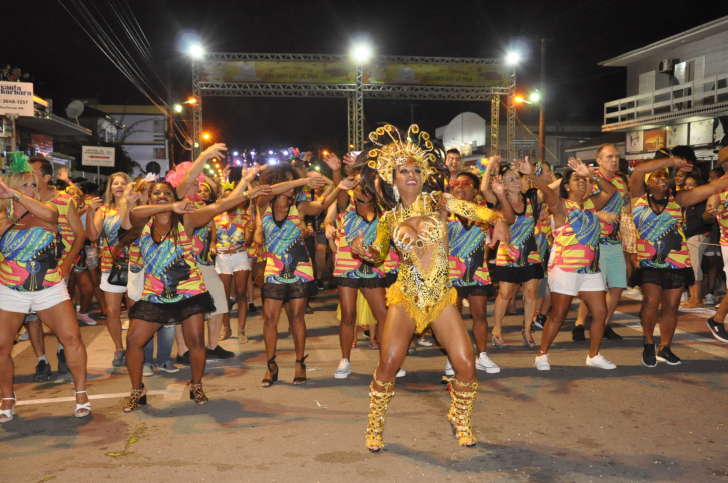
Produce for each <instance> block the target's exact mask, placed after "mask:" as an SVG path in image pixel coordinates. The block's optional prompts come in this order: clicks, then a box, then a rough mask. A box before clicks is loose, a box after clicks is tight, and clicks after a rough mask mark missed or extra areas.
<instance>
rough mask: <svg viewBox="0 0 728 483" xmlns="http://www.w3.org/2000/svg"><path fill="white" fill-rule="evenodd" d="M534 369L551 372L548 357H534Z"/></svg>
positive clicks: (545, 355)
mask: <svg viewBox="0 0 728 483" xmlns="http://www.w3.org/2000/svg"><path fill="white" fill-rule="evenodd" d="M534 365H535V366H536V369H538V370H539V371H550V370H551V364H549V355H548V354H543V355H540V356H538V357H536V364H534Z"/></svg>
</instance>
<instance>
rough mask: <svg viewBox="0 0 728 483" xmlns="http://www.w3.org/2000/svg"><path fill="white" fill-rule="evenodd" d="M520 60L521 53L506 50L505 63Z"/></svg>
mask: <svg viewBox="0 0 728 483" xmlns="http://www.w3.org/2000/svg"><path fill="white" fill-rule="evenodd" d="M520 60H521V54H519V53H518V52H508V53H507V54H506V64H508V65H516V64H517V63H518V62H519V61H520Z"/></svg>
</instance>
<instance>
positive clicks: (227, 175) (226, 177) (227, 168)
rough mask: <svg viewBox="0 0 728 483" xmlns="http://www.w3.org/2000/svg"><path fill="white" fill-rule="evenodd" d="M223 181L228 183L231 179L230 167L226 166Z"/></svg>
mask: <svg viewBox="0 0 728 483" xmlns="http://www.w3.org/2000/svg"><path fill="white" fill-rule="evenodd" d="M222 179H223V181H227V180H229V179H230V166H225V167H224V168H223V169H222Z"/></svg>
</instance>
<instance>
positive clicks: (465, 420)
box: [447, 378, 478, 448]
mask: <svg viewBox="0 0 728 483" xmlns="http://www.w3.org/2000/svg"><path fill="white" fill-rule="evenodd" d="M454 384H457V385H458V386H461V387H469V388H472V392H466V391H458V390H456V389H455V386H454ZM448 389H449V391H450V398H451V399H452V405H451V406H450V412H449V413H448V415H447V419H448V420H449V421H450V425H451V426H452V433H453V436H454V437H455V439H457V440H458V444H459V445H460V446H466V447H468V448H474V447H475V444H476V443H477V442H478V440H477V439H476V438H475V436H474V435H473V428H472V426H471V425H470V416H471V414H472V413H473V404H474V403H475V398H476V396H477V391H478V383H477V382H472V383H470V384H466V383H464V382H460V381H458V380H457V379H455V378H452V379H450V383H449V384H448Z"/></svg>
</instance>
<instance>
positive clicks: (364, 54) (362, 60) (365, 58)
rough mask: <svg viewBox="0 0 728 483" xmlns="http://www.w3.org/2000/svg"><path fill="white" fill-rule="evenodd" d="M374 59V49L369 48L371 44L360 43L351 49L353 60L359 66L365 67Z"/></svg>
mask: <svg viewBox="0 0 728 483" xmlns="http://www.w3.org/2000/svg"><path fill="white" fill-rule="evenodd" d="M371 57H372V48H371V47H370V46H369V44H367V43H364V42H360V43H358V44H355V45H354V47H352V49H351V58H352V59H354V62H356V63H357V65H364V64H366V63H367V62H369V59H370V58H371Z"/></svg>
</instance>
